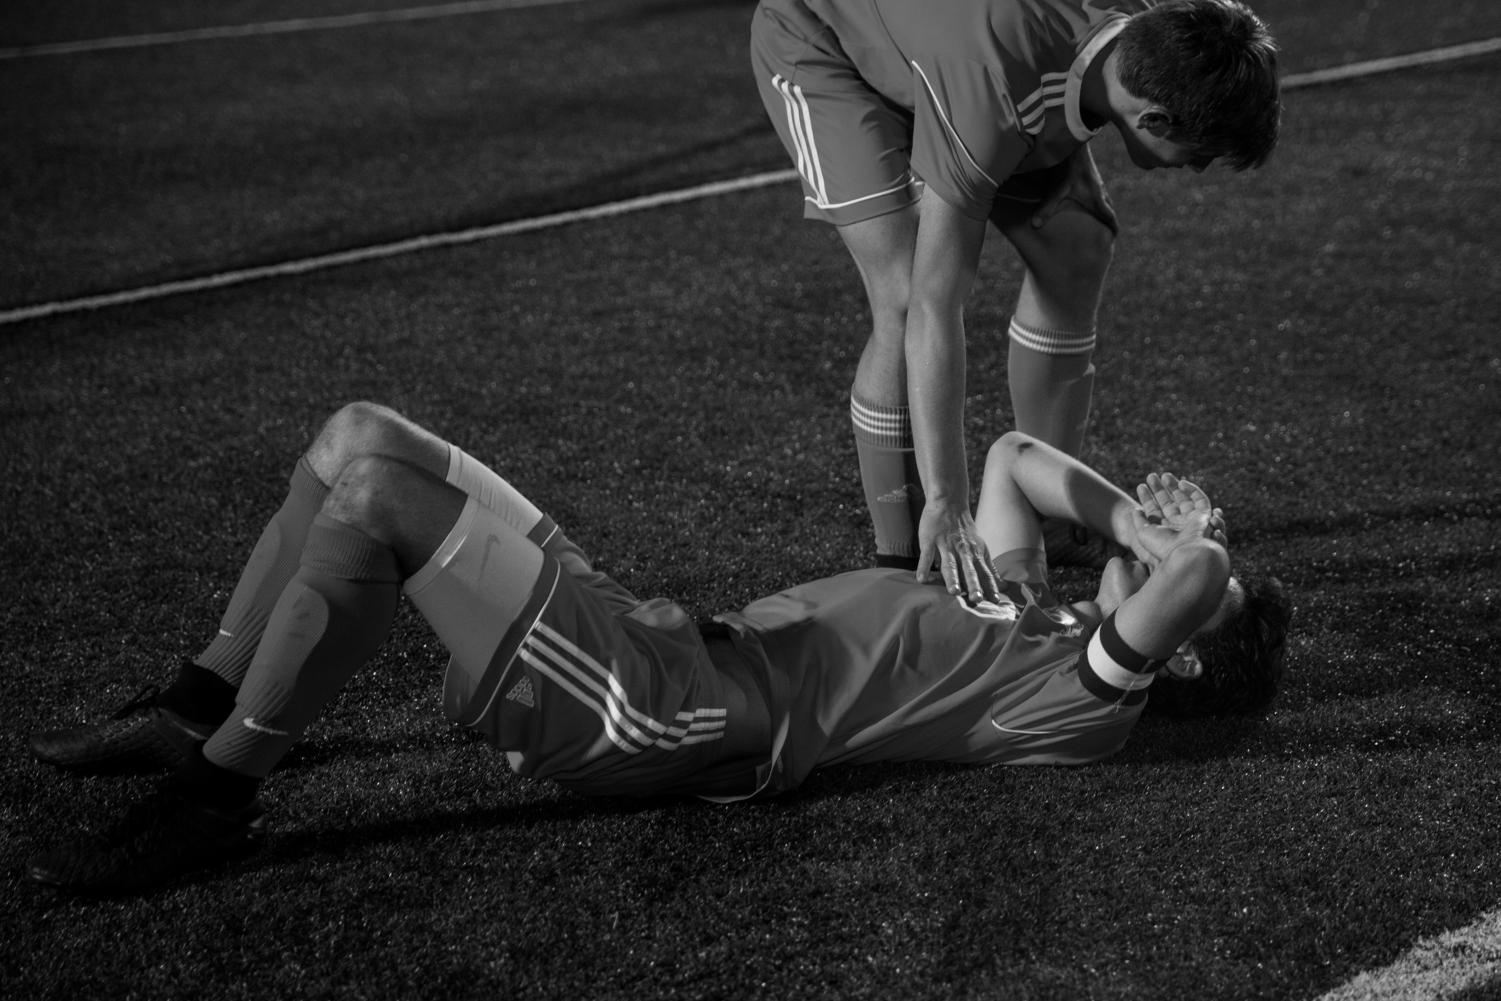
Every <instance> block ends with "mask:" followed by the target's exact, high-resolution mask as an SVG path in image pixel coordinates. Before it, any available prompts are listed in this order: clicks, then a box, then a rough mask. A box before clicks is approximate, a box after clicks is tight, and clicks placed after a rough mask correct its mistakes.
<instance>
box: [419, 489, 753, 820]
mask: <svg viewBox="0 0 1501 1001" xmlns="http://www.w3.org/2000/svg"><path fill="white" fill-rule="evenodd" d="M539 550H540V558H539V552H538V551H539ZM439 554H440V557H441V559H440V560H438V561H435V562H441V563H442V569H441V570H438V571H434V572H433V573H431V574H430V575H429V576H428V577H426V578H424V579H420V580H419V579H417V578H413V581H412V582H409V592H408V593H413V600H414V601H415V602H416V603H417V605H418V607H419V608H420V609H422V610H423V614H424V615H426V616H427V617H428V619H429V621H430V622H433V624H434V626H435V627H436V628H438V633H439V636H440V638H442V639H443V640H444V642H445V644H446V645H448V646H449V649H450V651H452V653H453V658H452V661H451V662H450V664H449V668H448V672H447V675H446V677H445V679H444V691H443V704H444V709H445V712H446V713H447V714H448V715H449V716H450V717H451V718H452V719H454V720H455V721H456V722H458V723H460V724H462V725H464V726H466V727H471V728H473V729H475V730H478V731H479V732H481V733H483V734H484V735H485V736H486V737H487V738H488V739H489V741H490V742H491V743H492V744H494V745H495V746H496V747H498V748H500V749H502V750H504V751H506V752H507V757H508V759H509V761H510V764H511V767H512V768H513V769H515V770H516V771H517V772H518V773H519V774H522V775H526V776H529V777H535V778H549V779H554V780H556V781H558V782H560V783H562V784H565V785H567V786H569V787H571V788H574V789H576V790H578V791H581V792H587V793H591V794H597V795H613V796H640V795H652V794H696V795H704V796H728V797H733V796H735V795H739V794H747V795H748V794H750V793H751V792H753V791H754V789H755V786H756V783H757V781H758V780H757V776H756V772H757V768H758V766H764V765H765V764H766V761H765V759H766V758H767V757H768V756H769V752H768V751H767V748H768V747H769V745H770V733H769V729H770V728H769V723H768V722H767V719H768V716H767V709H766V705H765V701H764V697H763V696H762V695H761V693H760V690H759V688H758V687H757V683H756V681H755V680H753V678H752V677H751V675H750V674H749V672H748V669H747V670H745V671H737V670H736V669H735V668H734V667H733V666H730V667H725V666H721V665H717V664H716V663H715V662H714V661H713V660H711V659H710V657H709V654H708V651H707V648H706V646H705V643H704V640H703V638H702V637H701V636H700V633H699V629H698V627H697V625H696V624H695V623H694V622H693V621H692V620H690V619H689V618H688V616H687V615H686V614H685V613H684V612H683V610H682V609H681V608H679V607H678V606H677V605H675V604H672V603H670V602H666V601H648V602H641V601H639V600H637V599H636V598H635V597H634V596H633V595H632V594H631V593H630V592H629V591H627V590H626V589H625V588H624V587H622V586H621V585H620V584H618V583H616V582H615V581H614V580H612V579H611V578H610V577H608V576H607V575H605V574H603V573H600V572H598V571H596V570H594V569H593V568H592V567H591V566H590V565H589V562H588V560H587V559H586V558H585V557H584V555H583V553H582V552H581V551H580V550H579V549H578V547H577V546H575V545H573V543H571V542H569V541H568V539H567V538H566V537H565V536H564V535H563V534H562V532H561V531H559V530H558V529H557V526H556V525H555V524H554V523H553V522H552V521H551V520H550V519H548V518H546V517H545V516H544V517H542V519H541V520H540V521H538V522H537V523H536V524H535V525H533V526H532V527H531V528H530V529H529V530H528V531H527V532H526V533H525V534H523V533H522V532H521V531H519V530H518V528H517V527H516V526H515V525H513V524H511V523H510V522H508V521H507V520H506V519H505V518H503V517H502V516H501V515H498V514H496V513H495V512H493V511H490V510H489V509H487V508H485V507H484V506H482V505H479V504H477V503H475V502H473V501H471V502H470V504H469V505H467V506H466V508H465V511H464V514H463V515H462V516H461V518H460V520H459V523H458V524H457V525H455V527H454V530H453V531H452V532H451V533H450V535H449V539H448V540H446V541H445V543H444V546H443V547H442V548H440V550H439ZM539 563H540V569H539V570H533V569H532V568H534V567H536V566H537V565H538V564H539ZM523 567H525V568H526V569H524V570H520V573H519V574H518V572H517V571H518V569H519V568H523ZM414 592H417V593H414ZM432 608H440V609H442V611H440V612H437V613H435V614H429V611H428V610H429V609H432ZM487 610H493V611H491V612H490V613H489V615H490V620H489V621H487V620H486V614H487ZM435 620H437V621H435ZM445 626H446V628H445Z"/></svg>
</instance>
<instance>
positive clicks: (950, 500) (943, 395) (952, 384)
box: [906, 303, 969, 511]
mask: <svg viewBox="0 0 1501 1001" xmlns="http://www.w3.org/2000/svg"><path fill="white" fill-rule="evenodd" d="M906 359H907V398H908V402H909V405H910V407H911V415H912V440H913V445H914V447H915V449H916V452H917V468H918V472H919V474H920V475H921V477H922V483H923V492H924V494H925V495H926V499H927V501H928V503H931V504H946V505H958V506H961V507H963V508H964V509H965V510H966V511H967V510H968V508H969V471H968V465H967V463H966V460H965V451H964V396H965V385H964V383H965V358H964V321H963V318H962V314H960V312H959V310H958V309H951V310H945V309H944V308H943V307H935V306H932V305H926V304H916V303H914V304H913V305H912V306H911V308H910V309H909V311H908V316H907V340H906Z"/></svg>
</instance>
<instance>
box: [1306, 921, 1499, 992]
mask: <svg viewBox="0 0 1501 1001" xmlns="http://www.w3.org/2000/svg"><path fill="white" fill-rule="evenodd" d="M1487 984H1501V909H1497V910H1494V911H1491V912H1490V913H1488V914H1483V915H1481V917H1480V919H1479V920H1477V921H1475V922H1473V923H1472V924H1470V925H1469V926H1468V927H1466V928H1461V929H1459V930H1458V931H1451V932H1445V933H1444V934H1442V935H1436V936H1434V937H1433V938H1430V939H1424V940H1423V941H1421V942H1419V943H1417V944H1416V945H1414V946H1413V947H1412V948H1411V949H1409V950H1407V952H1406V953H1405V954H1403V955H1402V956H1400V957H1398V958H1397V960H1396V962H1394V963H1392V964H1391V965H1390V966H1387V967H1385V968H1384V969H1380V970H1369V971H1367V972H1365V973H1362V974H1360V975H1359V976H1357V977H1356V978H1355V979H1353V980H1351V981H1350V982H1348V983H1346V984H1344V985H1343V986H1341V987H1336V988H1335V989H1334V990H1332V991H1330V992H1329V993H1328V994H1324V995H1322V996H1321V997H1319V998H1318V999H1317V1001H1444V999H1446V998H1450V997H1454V996H1455V995H1458V994H1461V993H1463V992H1465V991H1470V990H1474V989H1475V988H1477V987H1482V986H1485V985H1487Z"/></svg>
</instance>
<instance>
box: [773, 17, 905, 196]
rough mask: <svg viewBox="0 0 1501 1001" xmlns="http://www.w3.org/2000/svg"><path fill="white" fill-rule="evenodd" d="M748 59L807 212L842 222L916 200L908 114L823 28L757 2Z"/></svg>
mask: <svg viewBox="0 0 1501 1001" xmlns="http://www.w3.org/2000/svg"><path fill="white" fill-rule="evenodd" d="M751 65H752V67H753V69H754V72H755V75H756V87H757V90H758V92H759V93H760V95H761V101H762V103H763V104H764V105H765V106H766V113H767V115H768V117H770V119H771V123H772V125H773V126H774V127H775V128H776V131H777V135H778V137H779V138H780V139H781V140H782V145H783V146H784V147H785V148H786V150H787V153H788V155H789V156H790V157H791V158H792V161H793V163H794V164H795V165H796V166H797V171H798V175H799V177H800V178H801V180H802V187H803V205H804V207H803V214H804V216H805V217H807V218H810V219H821V220H823V221H825V222H830V223H833V224H835V225H846V224H849V223H853V222H860V221H862V220H865V219H870V218H873V217H875V216H879V215H882V214H885V213H887V212H892V211H895V210H896V209H900V208H903V207H905V206H908V205H912V204H914V203H915V202H916V201H917V198H918V195H919V193H920V186H919V185H918V183H917V181H916V179H915V178H914V177H913V174H912V169H911V164H910V163H909V159H908V157H909V152H910V149H911V146H912V118H911V115H910V114H909V113H907V112H906V111H905V110H903V109H901V108H899V107H897V106H896V105H894V104H892V103H891V102H890V101H888V100H886V98H884V97H882V96H881V95H880V94H879V93H877V92H876V91H875V90H874V89H873V88H871V86H870V85H869V84H867V83H866V82H865V81H864V80H863V79H862V78H861V77H860V75H859V73H857V72H856V71H855V68H854V67H853V66H852V65H851V64H850V62H849V60H848V59H847V58H846V57H845V55H844V53H843V52H842V51H841V50H840V49H839V45H838V42H837V41H836V40H835V39H834V38H833V36H832V33H830V32H829V30H828V29H827V28H826V27H823V26H820V25H817V24H816V22H814V23H812V24H803V23H794V22H793V21H791V20H789V19H788V18H787V17H785V16H783V15H781V14H778V13H776V12H774V11H771V10H768V9H766V8H764V7H763V8H760V9H758V10H757V11H756V18H755V24H754V27H753V30H752V39H751Z"/></svg>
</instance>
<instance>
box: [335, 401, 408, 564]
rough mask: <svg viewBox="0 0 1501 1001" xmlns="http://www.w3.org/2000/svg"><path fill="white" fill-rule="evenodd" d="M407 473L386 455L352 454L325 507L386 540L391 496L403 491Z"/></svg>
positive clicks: (359, 527)
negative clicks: (403, 478) (400, 489)
mask: <svg viewBox="0 0 1501 1001" xmlns="http://www.w3.org/2000/svg"><path fill="white" fill-rule="evenodd" d="M345 409H346V410H347V409H348V408H345ZM343 412H344V411H342V410H341V411H340V414H342V413H343ZM330 423H332V422H330ZM406 473H407V470H406V469H405V467H404V466H403V465H402V464H401V463H400V462H398V461H396V460H395V459H390V458H387V457H386V456H383V455H371V454H368V453H367V454H360V455H354V456H351V457H349V458H347V459H346V460H345V461H344V462H343V463H342V464H341V465H340V467H339V471H338V474H337V475H336V476H335V477H334V478H333V482H332V483H331V484H330V489H329V494H328V499H327V500H325V501H324V503H323V510H324V512H325V513H327V514H329V515H332V516H333V517H335V518H337V519H338V520H339V521H342V522H344V524H346V525H351V526H353V527H355V528H358V529H359V530H360V531H362V532H364V533H365V534H366V535H370V536H372V537H375V538H379V539H385V538H387V537H388V536H389V531H388V529H389V527H390V523H391V520H392V519H391V503H390V498H391V497H392V496H393V495H395V494H397V493H399V481H400V480H401V478H402V477H403V476H404V475H405V474H406Z"/></svg>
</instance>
